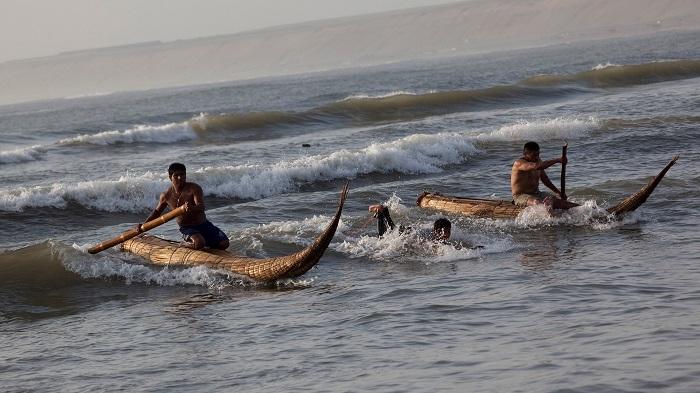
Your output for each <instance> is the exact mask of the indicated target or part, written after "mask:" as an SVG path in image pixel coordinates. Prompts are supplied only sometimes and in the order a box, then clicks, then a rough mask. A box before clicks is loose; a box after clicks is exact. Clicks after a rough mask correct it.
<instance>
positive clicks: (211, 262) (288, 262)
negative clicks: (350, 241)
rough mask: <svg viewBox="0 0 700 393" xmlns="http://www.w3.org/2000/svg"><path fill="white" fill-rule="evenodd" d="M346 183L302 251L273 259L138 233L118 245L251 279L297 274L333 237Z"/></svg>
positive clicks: (163, 261) (170, 262) (155, 258)
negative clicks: (189, 245) (323, 226)
mask: <svg viewBox="0 0 700 393" xmlns="http://www.w3.org/2000/svg"><path fill="white" fill-rule="evenodd" d="M348 190H349V184H348V183H346V184H345V186H344V187H343V190H342V191H341V193H340V202H339V203H338V209H337V210H336V212H335V216H334V217H333V220H331V222H330V224H328V226H327V227H326V229H325V230H324V231H323V232H322V233H321V234H320V235H319V236H318V237H317V238H316V240H314V242H313V243H312V244H311V245H309V246H308V247H306V248H304V249H303V250H301V251H299V252H297V253H294V254H291V255H286V256H281V257H274V258H264V259H259V258H251V257H242V256H237V255H233V254H231V253H229V252H227V251H222V250H192V249H189V248H186V247H181V246H180V245H179V243H176V242H171V241H168V240H164V239H160V238H157V237H154V236H142V237H138V238H134V239H131V240H128V241H126V242H124V243H123V244H122V250H123V251H128V252H131V253H134V254H137V255H139V256H141V257H143V258H145V259H147V260H149V261H150V262H151V263H154V264H157V265H166V266H200V265H203V266H207V267H210V268H213V269H222V270H228V271H231V272H233V273H236V274H240V275H244V276H248V277H250V278H252V279H253V280H255V281H261V282H270V281H276V280H280V279H285V278H294V277H299V276H301V275H302V274H304V273H306V272H307V271H309V269H311V268H312V267H314V266H315V265H316V264H317V263H318V261H319V260H320V259H321V256H323V253H324V252H325V251H326V249H327V248H328V246H329V245H330V243H331V240H333V236H335V231H336V230H337V229H338V224H339V223H340V216H341V214H342V212H343V205H344V204H345V199H346V198H347V194H348Z"/></svg>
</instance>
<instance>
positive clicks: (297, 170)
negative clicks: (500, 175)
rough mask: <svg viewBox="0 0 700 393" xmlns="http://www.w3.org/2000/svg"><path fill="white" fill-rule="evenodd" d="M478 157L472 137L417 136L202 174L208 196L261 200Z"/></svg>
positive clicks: (436, 169) (210, 169)
mask: <svg viewBox="0 0 700 393" xmlns="http://www.w3.org/2000/svg"><path fill="white" fill-rule="evenodd" d="M476 152H477V149H476V148H475V147H474V145H473V144H472V142H471V141H470V138H469V137H467V136H465V135H463V134H458V133H440V134H434V135H426V134H416V135H411V136H408V137H405V138H402V139H399V140H396V141H392V142H387V143H373V144H371V145H370V146H368V147H366V148H364V149H361V150H357V151H351V150H345V149H344V150H340V151H337V152H334V153H331V154H327V155H315V156H308V157H302V158H298V159H295V160H291V161H282V162H279V163H277V164H273V165H238V166H224V167H207V168H203V169H201V170H199V171H197V172H196V173H198V174H202V175H203V176H202V178H203V179H204V180H203V183H204V184H203V187H204V189H205V190H207V192H209V193H211V194H214V195H219V196H226V197H238V198H253V199H258V198H262V197H266V196H270V195H275V194H280V193H284V192H288V191H291V190H293V189H294V188H295V187H297V185H298V184H301V183H310V182H316V181H326V180H333V179H343V178H350V177H355V176H359V175H364V174H369V173H374V172H380V173H389V172H400V173H410V174H415V173H434V172H439V171H441V170H442V169H441V168H442V167H444V166H446V165H449V164H455V163H459V162H462V161H463V160H464V159H465V158H466V157H467V156H469V155H471V154H474V153H476Z"/></svg>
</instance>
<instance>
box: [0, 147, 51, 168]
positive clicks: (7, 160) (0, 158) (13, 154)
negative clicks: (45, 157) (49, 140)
mask: <svg viewBox="0 0 700 393" xmlns="http://www.w3.org/2000/svg"><path fill="white" fill-rule="evenodd" d="M44 152H46V147H45V146H42V145H34V146H29V147H21V148H18V149H14V150H5V151H0V164H18V163H21V162H29V161H36V160H38V159H39V158H40V157H41V155H42V154H43V153H44Z"/></svg>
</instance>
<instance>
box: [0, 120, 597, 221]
mask: <svg viewBox="0 0 700 393" xmlns="http://www.w3.org/2000/svg"><path fill="white" fill-rule="evenodd" d="M598 125H599V120H597V119H595V118H585V119H579V118H556V119H544V120H535V121H522V122H519V123H516V124H512V125H507V126H503V127H501V128H498V129H496V130H493V131H490V132H483V133H480V134H476V135H473V134H472V135H470V134H467V133H438V134H432V135H429V134H414V135H410V136H407V137H404V138H401V139H397V140H394V141H390V142H384V143H373V144H370V145H369V146H367V147H365V148H363V149H359V150H346V149H344V150H340V151H336V152H333V153H330V154H321V155H313V156H302V157H299V158H296V159H291V160H284V161H279V162H277V163H272V164H243V165H233V166H212V167H204V168H200V169H198V170H195V171H191V172H189V173H188V175H189V176H188V177H189V179H191V180H192V181H194V182H196V183H198V184H200V185H201V186H202V188H203V189H204V191H205V193H206V194H207V195H211V196H218V197H223V198H237V199H260V198H264V197H268V196H272V195H278V194H282V193H286V192H290V191H294V190H296V189H298V187H300V186H301V185H304V184H313V183H317V182H325V181H332V180H337V179H345V178H353V177H357V176H363V175H369V174H372V173H392V172H396V173H402V174H426V173H437V172H440V171H442V170H443V168H444V167H446V166H448V165H455V164H460V163H462V162H464V161H465V160H467V159H469V158H471V157H473V156H474V155H475V154H477V153H479V152H480V151H481V150H479V148H477V145H478V144H479V143H484V142H494V141H496V142H498V141H513V140H526V139H564V138H568V139H572V138H577V137H579V138H580V137H585V136H587V135H588V134H589V133H590V132H591V131H592V130H594V129H596V127H598ZM168 185H169V182H168V180H167V179H166V178H164V177H163V175H162V174H155V173H152V172H147V173H144V174H141V175H135V174H133V173H127V174H126V175H124V176H121V177H120V178H119V179H117V180H112V181H109V180H99V181H98V180H94V181H83V182H65V183H63V182H61V183H54V184H52V185H50V186H37V187H18V188H14V189H12V190H9V189H6V190H0V211H22V210H24V209H26V208H39V207H53V208H58V209H65V208H66V207H67V205H68V203H69V202H74V203H77V204H79V205H80V206H83V207H85V208H90V209H97V210H104V211H110V212H117V211H129V212H142V211H145V210H148V209H151V208H152V207H153V204H154V201H155V200H157V197H158V195H159V194H160V193H161V192H162V191H163V190H164V189H166V188H167V187H168Z"/></svg>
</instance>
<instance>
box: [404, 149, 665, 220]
mask: <svg viewBox="0 0 700 393" xmlns="http://www.w3.org/2000/svg"><path fill="white" fill-rule="evenodd" d="M677 160H678V156H675V157H673V159H672V160H671V161H670V162H669V163H668V164H666V166H665V167H664V169H662V170H661V172H659V174H658V175H656V177H654V179H652V180H651V181H650V182H649V183H648V184H647V185H646V186H644V187H642V189H641V190H639V191H637V192H636V193H634V194H632V195H630V196H629V197H627V198H625V199H624V200H623V201H622V202H620V203H618V204H617V205H615V206H613V207H610V208H608V209H607V211H608V213H609V214H611V215H613V216H615V217H621V216H623V215H624V214H625V213H629V212H631V211H634V210H635V209H637V208H638V207H639V206H641V205H642V204H643V203H644V202H646V200H647V198H649V196H650V195H651V194H652V193H653V192H654V189H656V186H658V185H659V183H660V182H661V179H663V177H664V176H665V175H666V172H668V170H669V169H671V167H672V166H673V164H675V163H676V161H677ZM416 203H417V205H418V206H420V207H423V208H427V209H435V210H439V211H443V212H447V213H457V214H462V215H465V216H468V217H478V218H492V219H499V218H506V219H512V218H516V217H518V215H519V214H520V213H521V212H522V211H523V210H525V209H526V208H525V207H521V206H516V205H515V204H513V202H512V201H507V200H499V199H480V198H464V197H456V196H447V195H442V194H440V193H436V192H435V193H433V192H424V193H423V194H421V195H420V196H419V197H418V200H417V201H416Z"/></svg>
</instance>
